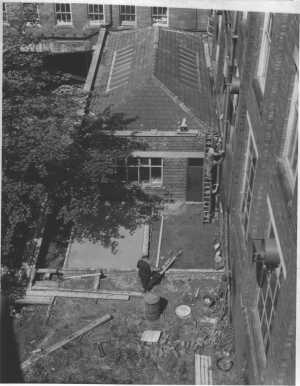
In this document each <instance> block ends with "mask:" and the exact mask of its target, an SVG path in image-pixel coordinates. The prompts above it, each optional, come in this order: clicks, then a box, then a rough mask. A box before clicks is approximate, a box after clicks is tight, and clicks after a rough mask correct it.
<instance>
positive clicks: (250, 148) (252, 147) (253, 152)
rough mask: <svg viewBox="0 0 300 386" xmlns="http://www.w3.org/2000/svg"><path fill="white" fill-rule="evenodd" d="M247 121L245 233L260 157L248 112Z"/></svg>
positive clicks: (243, 212) (243, 218) (244, 199)
mask: <svg viewBox="0 0 300 386" xmlns="http://www.w3.org/2000/svg"><path fill="white" fill-rule="evenodd" d="M247 122H248V128H249V136H248V145H247V153H246V167H245V177H244V188H243V197H242V210H241V212H242V222H243V227H244V231H245V233H247V231H248V224H249V215H250V209H251V203H252V197H253V186H254V177H255V171H256V164H257V159H258V151H257V147H256V143H255V139H254V135H253V129H252V125H251V122H250V117H249V114H248V113H247Z"/></svg>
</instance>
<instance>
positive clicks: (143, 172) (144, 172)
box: [140, 167, 150, 182]
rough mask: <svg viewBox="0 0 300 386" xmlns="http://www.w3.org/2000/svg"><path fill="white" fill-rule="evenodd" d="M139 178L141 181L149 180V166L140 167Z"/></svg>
mask: <svg viewBox="0 0 300 386" xmlns="http://www.w3.org/2000/svg"><path fill="white" fill-rule="evenodd" d="M140 178H141V182H150V168H149V167H141V168H140Z"/></svg>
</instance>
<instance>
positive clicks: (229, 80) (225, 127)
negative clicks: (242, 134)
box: [213, 11, 237, 194]
mask: <svg viewBox="0 0 300 386" xmlns="http://www.w3.org/2000/svg"><path fill="white" fill-rule="evenodd" d="M224 16H225V28H227V27H226V26H227V17H226V16H227V14H226V11H225V12H224ZM230 32H231V33H230V35H231V36H230V37H231V39H232V51H231V57H230V59H229V71H228V76H227V79H226V91H225V106H224V110H223V111H224V118H223V133H224V135H223V140H222V148H221V150H223V151H224V152H225V154H226V142H227V135H228V103H229V95H230V91H231V83H232V69H233V66H234V58H235V51H236V42H237V39H236V36H237V12H236V13H235V17H234V22H233V32H232V31H230ZM227 50H228V47H227ZM225 54H226V52H225ZM225 58H226V56H225ZM220 178H221V165H218V166H217V176H216V184H215V188H214V190H213V194H216V193H217V192H218V190H219V186H220Z"/></svg>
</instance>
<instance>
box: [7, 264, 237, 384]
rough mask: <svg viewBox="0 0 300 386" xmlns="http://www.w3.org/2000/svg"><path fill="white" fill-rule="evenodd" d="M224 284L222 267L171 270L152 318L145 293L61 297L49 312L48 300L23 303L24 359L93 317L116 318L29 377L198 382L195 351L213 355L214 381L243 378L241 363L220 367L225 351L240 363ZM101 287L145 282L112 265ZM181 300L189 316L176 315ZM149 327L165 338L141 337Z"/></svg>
mask: <svg viewBox="0 0 300 386" xmlns="http://www.w3.org/2000/svg"><path fill="white" fill-rule="evenodd" d="M91 285H92V279H91V278H85V279H78V280H76V279H75V280H72V287H73V288H85V289H87V288H90V287H91ZM69 286H70V285H69ZM225 287H226V283H224V279H223V275H222V273H191V272H189V273H184V272H170V273H168V274H167V275H166V277H165V278H164V279H163V281H162V282H161V284H160V285H159V286H157V287H155V289H154V290H153V292H154V293H156V294H158V295H159V296H160V297H161V298H162V299H164V302H165V306H164V310H163V311H162V313H161V315H160V317H159V319H157V320H155V321H150V320H147V318H146V316H145V302H144V299H143V297H142V296H141V297H140V296H131V297H130V298H129V300H128V301H107V300H105V301H104V300H100V301H95V300H88V299H66V298H57V299H56V302H55V304H54V306H53V308H52V310H51V314H50V317H49V318H48V319H47V317H46V315H47V307H46V306H34V307H32V306H31V307H26V308H23V309H22V311H21V316H20V317H19V318H16V319H15V330H16V336H17V342H18V345H19V352H20V357H21V362H22V361H24V360H26V359H28V357H30V356H31V354H32V352H33V351H34V350H39V349H42V350H43V349H44V348H46V347H49V346H51V345H52V344H54V343H56V342H59V341H60V340H62V339H63V338H65V337H66V336H68V335H70V334H71V333H73V332H74V331H77V330H78V329H80V328H81V327H82V326H85V325H86V324H88V323H89V322H92V321H93V320H94V319H96V318H99V317H101V316H103V315H105V314H110V315H112V320H110V321H108V322H106V323H105V324H103V325H101V326H98V327H97V328H95V329H93V330H91V331H89V332H88V333H87V334H85V335H83V336H82V337H80V338H78V339H76V340H75V341H73V342H70V343H68V344H67V345H66V346H64V347H62V348H60V349H58V350H56V351H55V352H53V353H52V354H50V355H48V356H45V357H44V358H41V359H40V360H38V361H36V362H33V363H32V365H31V366H29V367H27V368H26V369H25V370H24V378H25V381H26V382H39V383H44V382H50V383H115V384H121V383H125V384H126V383H134V384H193V383H194V371H195V370H194V355H195V353H201V354H204V355H209V356H211V357H212V374H213V383H214V384H240V383H241V380H240V378H239V377H240V374H239V373H238V371H237V369H236V368H235V367H234V365H233V367H232V369H231V370H230V371H221V370H220V369H218V367H217V366H216V363H217V360H218V358H220V357H221V356H222V355H224V350H225V351H226V352H227V353H229V355H230V358H231V359H232V361H233V363H234V346H233V332H232V328H231V327H230V324H229V320H228V315H227V314H226V307H224V303H225V302H226V299H225V297H224V288H225ZM100 288H101V289H102V290H114V289H118V290H124V291H125V290H128V291H130V290H136V291H137V290H140V289H141V286H140V283H139V280H138V278H137V275H136V273H135V272H123V273H119V272H111V274H107V277H106V278H104V279H103V280H102V281H101V285H100ZM207 294H210V296H212V297H214V298H215V304H214V305H213V306H211V307H208V306H207V305H206V304H205V303H204V301H203V297H204V296H205V295H207ZM181 304H185V305H188V306H189V307H190V308H191V315H190V317H189V318H187V319H181V318H179V317H178V316H177V315H176V314H175V309H176V307H177V306H178V305H181ZM224 310H225V315H224ZM146 330H158V331H160V332H161V335H160V339H159V341H158V342H157V343H152V344H151V343H144V342H142V341H141V336H142V333H143V332H144V331H146ZM99 343H101V345H102V347H103V351H104V354H103V353H102V355H100V354H99V351H98V348H97V347H98V344H99Z"/></svg>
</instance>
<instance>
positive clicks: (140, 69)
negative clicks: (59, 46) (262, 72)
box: [90, 26, 215, 202]
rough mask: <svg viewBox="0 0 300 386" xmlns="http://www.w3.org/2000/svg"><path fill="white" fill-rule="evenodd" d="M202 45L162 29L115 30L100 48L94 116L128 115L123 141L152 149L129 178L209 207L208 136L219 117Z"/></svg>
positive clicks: (173, 197) (138, 157)
mask: <svg viewBox="0 0 300 386" xmlns="http://www.w3.org/2000/svg"><path fill="white" fill-rule="evenodd" d="M200 38H201V36H199V35H198V34H192V33H190V32H189V33H184V32H182V31H180V32H179V31H177V30H173V29H165V28H161V27H157V26H155V27H145V28H142V29H138V30H131V31H109V32H107V36H106V38H105V40H104V41H101V43H99V44H101V45H102V48H101V54H100V58H99V61H100V64H99V67H98V69H96V70H95V71H96V74H95V81H94V89H93V97H92V101H91V104H90V110H91V111H92V112H94V113H99V112H100V113H102V112H103V111H105V110H106V109H107V108H109V107H110V108H111V113H112V114H121V115H124V119H126V120H127V121H128V123H127V125H126V129H127V131H126V132H124V131H122V130H120V131H119V132H116V135H120V136H122V137H124V136H127V137H128V138H133V139H134V140H138V141H139V142H142V143H143V144H144V145H145V149H144V150H143V151H136V152H134V154H133V156H134V157H136V158H135V159H132V160H131V161H130V162H131V163H130V164H128V165H127V167H125V169H126V170H125V174H126V173H127V177H128V178H129V180H131V181H134V182H137V183H140V184H142V185H143V186H144V187H145V189H146V191H151V192H152V193H155V194H158V195H161V196H163V197H166V198H167V199H171V200H181V201H194V202H199V201H202V181H203V178H202V176H203V159H204V152H205V150H204V144H205V133H206V131H207V130H210V128H211V127H212V126H214V122H215V119H214V116H215V112H214V110H213V103H212V98H211V92H210V85H209V78H208V71H207V67H206V62H205V57H204V53H203V44H202V41H201V39H200ZM91 71H93V70H92V66H91Z"/></svg>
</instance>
